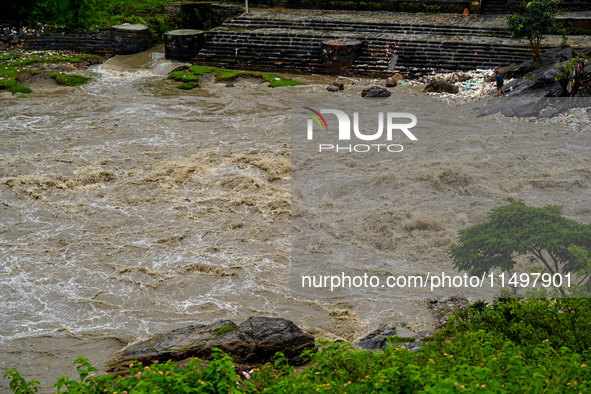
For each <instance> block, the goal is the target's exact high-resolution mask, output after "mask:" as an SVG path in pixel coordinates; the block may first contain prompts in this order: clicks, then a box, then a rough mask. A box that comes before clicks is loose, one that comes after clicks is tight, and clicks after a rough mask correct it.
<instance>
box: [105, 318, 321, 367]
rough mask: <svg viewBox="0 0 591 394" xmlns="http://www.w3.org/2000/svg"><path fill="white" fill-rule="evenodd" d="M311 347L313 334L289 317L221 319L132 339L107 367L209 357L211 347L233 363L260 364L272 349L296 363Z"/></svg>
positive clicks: (273, 353) (300, 360)
mask: <svg viewBox="0 0 591 394" xmlns="http://www.w3.org/2000/svg"><path fill="white" fill-rule="evenodd" d="M313 347H314V338H313V337H312V336H311V335H308V334H305V333H304V332H302V330H301V329H300V328H299V327H298V326H296V325H295V324H294V323H292V322H290V321H289V320H285V319H278V318H271V317H250V318H248V320H246V321H245V322H244V323H242V324H240V325H238V326H237V325H236V324H234V323H233V322H232V321H230V320H222V321H219V322H216V323H212V324H200V325H193V326H188V327H185V328H179V329H177V330H173V331H170V332H168V333H162V334H155V335H153V336H152V337H151V338H149V339H147V340H145V341H142V342H138V343H135V344H133V345H131V346H129V347H127V348H126V349H124V350H123V351H122V352H120V353H119V354H118V355H117V356H116V359H115V360H114V361H113V362H112V363H111V364H112V365H113V366H112V367H111V371H117V370H118V369H119V368H122V369H124V368H126V366H127V365H129V363H130V362H131V361H133V360H138V361H141V362H142V363H144V364H148V363H152V362H154V361H156V360H158V361H159V362H165V361H167V360H177V361H178V360H184V359H187V358H191V357H199V358H203V359H209V358H210V357H211V354H212V349H213V348H218V349H221V350H222V351H224V352H226V353H228V354H230V355H231V356H232V357H233V358H234V361H235V362H237V363H242V364H264V363H266V362H270V361H273V358H274V356H275V353H277V352H283V354H284V355H285V356H286V357H287V358H288V360H289V361H290V362H291V363H292V364H294V365H298V364H301V363H302V358H301V354H302V352H304V351H305V350H309V349H312V348H313Z"/></svg>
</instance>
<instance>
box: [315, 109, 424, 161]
mask: <svg viewBox="0 0 591 394" xmlns="http://www.w3.org/2000/svg"><path fill="white" fill-rule="evenodd" d="M304 109H305V110H306V112H305V114H306V115H308V116H310V118H309V119H308V124H307V139H308V140H309V141H313V140H314V135H315V131H314V129H315V128H316V129H317V131H319V132H321V133H330V132H331V131H332V129H329V127H328V123H327V121H326V119H325V117H324V116H322V114H330V115H334V116H336V120H337V121H338V141H339V142H340V141H349V142H350V141H351V140H352V139H353V140H355V139H356V140H360V141H363V142H365V141H372V142H374V143H371V144H368V143H361V144H342V143H341V144H338V143H336V144H335V143H330V144H329V143H320V144H318V151H319V152H337V153H338V152H349V153H350V152H369V151H372V150H373V151H378V152H380V151H385V152H402V151H403V149H404V147H403V146H402V145H401V144H396V143H391V142H392V140H393V136H394V135H395V133H398V132H401V134H402V135H404V136H406V138H408V139H409V140H411V141H417V137H415V135H414V134H413V133H411V131H410V129H411V128H413V127H414V126H416V124H417V117H416V116H415V115H413V114H411V113H407V112H387V113H384V112H379V113H378V114H377V118H378V127H377V131H375V132H371V133H370V132H367V131H366V130H362V129H361V128H360V127H359V123H360V122H359V112H353V122H352V123H351V118H350V117H349V115H347V113H346V112H345V111H341V110H338V109H320V111H317V110H315V109H312V108H310V107H304ZM401 119H408V120H410V122H406V123H400V120H401ZM384 124H385V127H384ZM315 125H317V126H315ZM351 126H352V127H351ZM384 128H385V141H384ZM351 129H353V133H351ZM374 130H375V129H374ZM380 140H382V141H384V142H382V143H377V142H378V141H380Z"/></svg>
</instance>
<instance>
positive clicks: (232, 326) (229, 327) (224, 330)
mask: <svg viewBox="0 0 591 394" xmlns="http://www.w3.org/2000/svg"><path fill="white" fill-rule="evenodd" d="M236 328H238V326H237V325H236V324H228V325H227V326H223V327H218V328H216V329H215V330H212V331H211V335H213V338H214V339H216V338H219V337H221V336H222V335H224V334H227V333H229V332H234V331H236Z"/></svg>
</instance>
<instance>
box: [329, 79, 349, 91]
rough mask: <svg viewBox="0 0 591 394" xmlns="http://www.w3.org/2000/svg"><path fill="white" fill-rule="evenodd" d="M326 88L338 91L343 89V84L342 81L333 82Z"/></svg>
mask: <svg viewBox="0 0 591 394" xmlns="http://www.w3.org/2000/svg"><path fill="white" fill-rule="evenodd" d="M326 90H328V91H329V92H338V91H339V90H345V85H343V83H342V82H338V81H336V82H333V83H332V84H330V85H328V86H327V87H326Z"/></svg>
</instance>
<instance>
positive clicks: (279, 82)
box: [168, 66, 303, 89]
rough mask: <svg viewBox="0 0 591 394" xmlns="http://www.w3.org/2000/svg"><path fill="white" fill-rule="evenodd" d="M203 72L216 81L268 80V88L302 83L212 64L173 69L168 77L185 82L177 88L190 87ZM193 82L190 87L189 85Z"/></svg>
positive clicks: (196, 84)
mask: <svg viewBox="0 0 591 394" xmlns="http://www.w3.org/2000/svg"><path fill="white" fill-rule="evenodd" d="M204 74H214V76H215V81H216V82H232V81H235V80H236V79H238V78H261V79H262V80H263V82H268V83H269V85H268V86H269V87H270V88H276V87H280V86H298V85H303V83H301V82H298V81H294V80H293V79H289V78H285V77H282V76H281V75H276V74H267V73H261V72H256V71H240V70H226V69H223V68H218V67H212V66H192V67H190V68H189V69H188V70H184V71H173V72H172V73H170V75H169V76H168V79H173V80H175V81H180V82H185V83H183V84H182V85H179V86H177V88H178V89H192V88H193V87H198V86H199V78H200V77H201V76H202V75H204ZM192 84H193V86H192V87H190V86H191V85H192Z"/></svg>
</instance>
